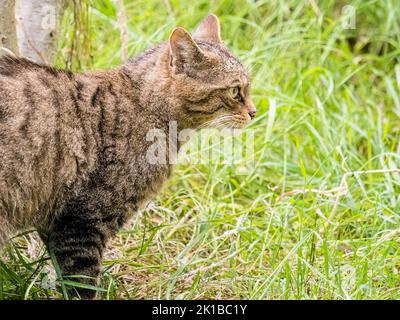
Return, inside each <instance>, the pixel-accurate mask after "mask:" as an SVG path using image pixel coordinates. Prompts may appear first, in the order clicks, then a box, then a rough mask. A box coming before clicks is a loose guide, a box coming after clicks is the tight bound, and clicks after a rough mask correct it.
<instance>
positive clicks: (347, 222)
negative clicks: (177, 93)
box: [0, 0, 400, 299]
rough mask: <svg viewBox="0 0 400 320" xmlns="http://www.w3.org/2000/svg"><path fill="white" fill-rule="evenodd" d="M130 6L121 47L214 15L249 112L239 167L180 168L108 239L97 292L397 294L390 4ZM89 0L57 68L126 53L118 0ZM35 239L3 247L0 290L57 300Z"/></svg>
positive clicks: (394, 24)
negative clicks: (241, 67)
mask: <svg viewBox="0 0 400 320" xmlns="http://www.w3.org/2000/svg"><path fill="white" fill-rule="evenodd" d="M78 2H79V1H78ZM125 2H126V7H127V21H128V26H129V33H128V35H129V43H128V49H129V53H130V54H131V55H133V54H136V53H138V52H141V51H142V50H144V49H145V48H147V47H149V46H150V45H152V44H153V43H157V42H160V41H164V40H166V39H167V38H168V35H169V33H170V31H171V30H172V29H173V27H174V26H183V27H186V28H187V29H189V30H192V29H193V28H194V27H195V25H196V24H197V23H198V22H199V21H200V20H201V18H203V17H204V16H205V15H206V14H207V13H209V12H213V13H215V14H217V15H218V16H219V17H220V21H221V25H222V37H223V39H224V41H225V42H226V44H227V45H228V46H229V47H230V48H231V49H232V51H233V52H234V53H235V54H236V55H238V56H239V57H240V59H241V60H242V61H243V62H244V64H245V65H246V66H247V67H248V69H249V71H250V74H251V76H252V88H253V89H252V92H253V97H254V101H255V102H256V105H257V108H258V116H257V118H256V120H255V121H254V123H253V124H252V125H251V126H250V127H249V128H248V130H252V132H253V133H254V139H253V142H254V149H253V151H252V152H251V153H250V154H247V155H246V157H244V158H243V159H242V162H241V163H234V164H222V163H218V162H217V163H214V162H207V163H193V162H191V163H186V164H180V165H178V166H177V168H176V170H175V174H174V177H173V178H172V180H171V181H170V182H169V183H168V185H167V186H166V188H165V189H164V191H163V192H162V194H160V195H159V196H158V197H157V198H156V199H155V200H154V202H153V203H152V204H151V205H150V207H149V208H148V210H146V211H145V212H144V213H142V214H141V215H138V216H136V217H135V218H134V219H133V221H132V222H131V224H130V225H129V226H127V228H126V229H124V230H123V231H121V232H120V233H119V235H118V237H117V238H115V239H114V241H113V242H112V243H111V244H110V248H109V250H108V252H107V255H106V261H105V262H104V273H103V277H102V283H101V286H100V288H99V289H98V290H99V291H100V292H101V297H102V298H103V299H116V298H129V299H138V298H148V299H153V298H160V299H206V298H211V299H232V298H233V299H399V298H400V275H399V272H400V247H399V246H400V240H399V234H400V215H399V209H400V202H399V200H400V199H399V190H400V174H399V170H397V168H400V155H399V151H400V144H399V134H400V118H399V117H400V63H399V62H400V61H399V54H400V42H399V39H400V7H399V6H398V3H397V1H396V0H392V1H391V0H385V1H375V0H374V1H371V0H367V1H365V0H364V1H361V0H360V1H333V0H327V1H314V0H310V1H301V0H296V1H295V0H292V1H290V0H288V1H275V0H274V1H272V0H260V1H244V0H243V1H242V0H240V1H213V2H211V3H209V1H155V0H146V1H125ZM95 3H96V4H95V5H94V7H90V10H89V9H88V7H87V5H86V2H84V1H80V5H81V8H82V9H83V11H82V12H83V13H82V14H81V15H80V16H79V17H76V16H75V18H74V17H73V15H72V12H70V13H68V15H67V16H66V17H65V19H64V20H65V21H64V23H63V30H64V31H63V38H62V39H63V41H62V43H61V45H60V52H59V60H58V65H59V66H65V65H68V66H69V67H72V68H74V69H75V70H76V69H79V70H87V69H90V68H106V67H110V66H114V65H117V64H119V63H120V56H121V54H120V47H121V44H120V40H119V39H120V37H119V32H120V31H119V24H118V21H117V15H116V11H115V6H114V4H113V3H114V2H112V1H110V0H103V1H96V2H95ZM346 5H347V6H346ZM349 5H350V6H349ZM85 10H86V11H85ZM88 10H89V11H88ZM353 14H354V15H353ZM87 18H88V19H87ZM74 23H75V24H74ZM71 25H76V28H72V27H71ZM74 30H80V32H81V33H80V34H81V36H80V37H76V36H74V32H75V31H74ZM73 43H75V45H74V50H73V51H71V45H72V44H73ZM249 132H250V131H249ZM243 168H245V169H246V170H245V172H244V173H243V172H242V171H243V170H242V169H243ZM32 238H33V240H32ZM34 238H35V235H34V233H29V234H24V235H19V236H18V237H16V238H15V239H14V240H13V244H12V245H11V246H9V247H8V248H7V249H6V251H5V252H4V253H3V254H2V261H3V262H0V299H1V298H4V299H13V298H17V299H39V298H46V297H62V295H61V290H60V288H59V285H60V282H59V281H58V282H57V286H56V287H57V289H56V290H52V289H51V287H52V286H53V285H54V283H53V282H52V279H53V278H54V271H52V270H53V269H52V267H50V266H49V260H48V255H47V254H46V253H44V250H43V248H42V247H41V245H40V243H37V242H36V241H35V240H34ZM30 239H31V240H30ZM66 284H67V285H68V283H66Z"/></svg>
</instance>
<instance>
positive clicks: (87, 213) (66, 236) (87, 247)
mask: <svg viewBox="0 0 400 320" xmlns="http://www.w3.org/2000/svg"><path fill="white" fill-rule="evenodd" d="M109 237H110V230H109V228H108V227H107V225H106V224H105V223H104V219H103V218H102V216H101V213H100V212H97V210H95V209H92V210H91V209H88V206H85V205H83V204H82V203H80V202H75V203H72V204H69V205H67V206H66V208H65V209H64V210H63V212H62V214H60V215H59V216H58V217H57V218H56V220H55V221H54V223H53V225H52V227H51V230H50V233H49V239H48V240H49V241H48V247H49V250H52V251H53V253H54V255H55V258H56V260H57V263H58V265H59V266H60V269H61V272H62V275H63V278H64V279H68V280H71V281H75V282H80V283H82V284H87V285H92V286H97V285H98V278H99V274H100V271H101V260H102V256H103V252H104V249H105V247H106V243H107V240H108V238H109ZM68 276H73V277H71V278H68ZM80 276H81V277H80ZM68 294H69V296H70V298H71V297H79V298H81V299H95V298H96V291H95V290H91V289H85V288H79V287H69V288H68Z"/></svg>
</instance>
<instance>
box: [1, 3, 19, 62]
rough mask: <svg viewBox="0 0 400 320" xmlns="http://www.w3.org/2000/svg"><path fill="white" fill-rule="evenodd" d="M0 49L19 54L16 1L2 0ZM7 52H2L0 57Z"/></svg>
mask: <svg viewBox="0 0 400 320" xmlns="http://www.w3.org/2000/svg"><path fill="white" fill-rule="evenodd" d="M0 47H4V48H6V49H8V50H11V51H12V52H13V53H14V54H16V55H17V54H18V42H17V33H16V27H15V0H0ZM5 53H6V52H5V51H3V50H0V56H1V55H2V54H5Z"/></svg>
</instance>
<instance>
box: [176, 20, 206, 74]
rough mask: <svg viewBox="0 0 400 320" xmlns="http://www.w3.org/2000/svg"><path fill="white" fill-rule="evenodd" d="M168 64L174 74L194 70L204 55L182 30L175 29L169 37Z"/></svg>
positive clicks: (190, 37)
mask: <svg viewBox="0 0 400 320" xmlns="http://www.w3.org/2000/svg"><path fill="white" fill-rule="evenodd" d="M169 48H170V59H171V60H170V64H171V66H172V67H173V68H174V69H175V72H177V73H181V72H185V71H187V70H189V69H190V68H194V67H195V66H196V65H198V64H200V63H201V62H202V61H203V59H204V53H203V52H202V51H201V49H200V48H199V46H198V45H197V44H196V42H195V41H194V40H193V38H192V36H191V35H190V33H189V32H187V31H186V30H185V29H183V28H180V27H179V28H175V29H174V31H172V33H171V35H170V37H169Z"/></svg>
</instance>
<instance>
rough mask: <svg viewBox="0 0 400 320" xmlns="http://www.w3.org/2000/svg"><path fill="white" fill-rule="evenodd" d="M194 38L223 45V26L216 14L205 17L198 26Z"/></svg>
mask: <svg viewBox="0 0 400 320" xmlns="http://www.w3.org/2000/svg"><path fill="white" fill-rule="evenodd" d="M193 37H194V38H196V39H199V40H204V41H211V42H214V43H222V40H221V26H220V24H219V20H218V17H217V16H216V15H214V14H209V15H208V16H207V17H205V18H204V19H203V21H201V22H200V24H199V25H198V26H197V28H196V31H195V32H194V33H193Z"/></svg>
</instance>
